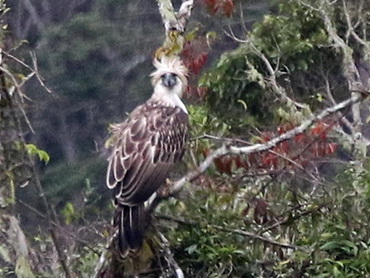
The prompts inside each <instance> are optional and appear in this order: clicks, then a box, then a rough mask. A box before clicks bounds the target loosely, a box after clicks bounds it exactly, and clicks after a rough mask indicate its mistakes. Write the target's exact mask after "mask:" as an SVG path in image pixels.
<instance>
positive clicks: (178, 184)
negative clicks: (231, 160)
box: [147, 92, 370, 212]
mask: <svg viewBox="0 0 370 278" xmlns="http://www.w3.org/2000/svg"><path fill="white" fill-rule="evenodd" d="M369 95H370V92H363V93H359V94H352V96H351V97H350V98H349V99H347V100H344V101H342V102H340V103H338V104H336V105H334V106H331V107H328V108H326V109H324V110H322V111H321V112H320V113H319V114H317V115H314V116H312V117H310V118H309V119H307V120H305V121H304V122H303V123H301V124H300V125H299V126H297V127H295V128H293V129H291V130H289V131H287V132H286V133H283V134H281V135H279V136H277V137H275V138H273V139H271V140H270V141H268V142H266V143H263V144H262V143H261V144H255V145H250V146H244V147H237V146H233V145H225V144H224V145H223V146H222V147H220V148H218V149H216V150H215V151H213V152H212V153H211V154H210V155H208V156H207V157H206V159H205V160H204V161H203V162H202V163H200V164H199V165H198V167H197V168H196V169H195V170H193V171H191V172H189V173H188V174H186V175H185V176H183V177H182V178H181V179H179V180H177V181H175V182H174V183H173V185H172V187H171V190H170V191H169V192H168V193H167V194H155V197H154V198H153V199H152V201H151V203H150V204H149V205H148V207H147V210H148V211H150V212H152V211H154V210H155V208H156V207H157V206H158V205H159V204H160V202H161V200H162V199H166V198H168V197H170V196H173V195H176V194H177V193H178V192H180V191H181V190H182V189H183V187H184V186H185V185H186V184H187V183H189V182H192V181H194V180H195V179H197V178H198V177H199V176H200V175H201V174H202V173H204V172H205V171H206V170H207V169H208V168H209V167H210V166H211V164H212V162H213V161H214V160H215V159H216V158H218V157H221V156H224V155H226V154H239V155H241V154H243V155H249V154H252V153H257V152H261V151H266V150H270V149H272V148H273V147H275V146H276V145H277V144H279V143H281V142H283V141H286V140H289V139H291V138H294V136H296V135H298V134H301V133H303V132H305V131H306V130H307V129H308V128H309V127H311V126H312V125H313V124H314V123H315V122H317V121H320V120H323V119H325V118H326V117H328V116H330V115H333V114H335V113H337V112H338V111H341V110H343V109H344V108H347V107H350V106H352V105H353V104H356V103H359V102H360V101H363V100H364V99H366V98H367V97H368V96H369Z"/></svg>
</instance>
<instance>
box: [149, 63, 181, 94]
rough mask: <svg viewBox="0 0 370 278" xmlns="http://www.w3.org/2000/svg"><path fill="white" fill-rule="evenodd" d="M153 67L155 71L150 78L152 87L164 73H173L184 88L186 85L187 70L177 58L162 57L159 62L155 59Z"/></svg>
mask: <svg viewBox="0 0 370 278" xmlns="http://www.w3.org/2000/svg"><path fill="white" fill-rule="evenodd" d="M153 65H154V66H155V68H156V69H157V70H156V71H154V72H153V73H152V74H151V75H150V76H151V77H152V84H153V86H154V85H155V84H156V83H157V82H158V81H159V79H160V78H161V76H162V75H163V74H165V73H169V72H170V73H175V74H176V75H177V76H178V77H179V78H180V79H181V82H182V84H183V85H184V87H186V86H187V85H188V79H187V75H188V69H187V68H186V67H185V65H184V63H183V62H182V61H181V60H180V58H178V57H166V56H163V57H162V59H161V60H157V59H155V60H154V61H153Z"/></svg>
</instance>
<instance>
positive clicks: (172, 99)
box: [151, 87, 188, 114]
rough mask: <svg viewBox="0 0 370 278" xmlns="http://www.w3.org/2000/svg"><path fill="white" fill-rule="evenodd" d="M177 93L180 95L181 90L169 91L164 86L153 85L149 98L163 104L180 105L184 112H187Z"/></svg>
mask: <svg viewBox="0 0 370 278" xmlns="http://www.w3.org/2000/svg"><path fill="white" fill-rule="evenodd" d="M179 95H181V92H171V91H169V90H167V89H165V88H161V87H155V89H154V93H153V95H152V97H151V99H152V100H154V101H156V102H159V103H161V104H162V105H165V106H171V107H176V106H177V107H180V108H181V109H182V110H183V111H184V112H185V113H186V114H188V110H187V109H186V107H185V104H184V103H183V102H182V101H181V99H180V96H179Z"/></svg>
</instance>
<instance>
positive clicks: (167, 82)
mask: <svg viewBox="0 0 370 278" xmlns="http://www.w3.org/2000/svg"><path fill="white" fill-rule="evenodd" d="M176 77H177V76H176V74H174V73H165V74H163V75H162V83H163V85H164V86H166V87H169V88H171V87H173V86H174V85H176V83H177V79H176Z"/></svg>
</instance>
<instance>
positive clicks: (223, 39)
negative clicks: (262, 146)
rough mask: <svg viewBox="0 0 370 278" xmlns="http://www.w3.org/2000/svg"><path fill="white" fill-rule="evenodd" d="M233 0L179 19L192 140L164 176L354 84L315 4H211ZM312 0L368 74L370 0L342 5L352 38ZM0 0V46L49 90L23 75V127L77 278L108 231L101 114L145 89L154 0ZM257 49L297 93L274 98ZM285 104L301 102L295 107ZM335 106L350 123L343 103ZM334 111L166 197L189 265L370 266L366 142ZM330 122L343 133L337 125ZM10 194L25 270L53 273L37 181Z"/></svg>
mask: <svg viewBox="0 0 370 278" xmlns="http://www.w3.org/2000/svg"><path fill="white" fill-rule="evenodd" d="M174 2H175V5H176V6H178V5H179V4H180V3H181V1H174ZM230 2H232V1H227V0H220V1H206V0H199V1H196V3H197V4H196V6H195V8H194V11H193V14H192V17H191V20H190V21H191V22H189V25H188V33H189V34H190V35H189V37H188V39H189V42H188V48H187V50H188V51H189V53H190V55H189V53H187V54H186V53H184V58H186V59H188V60H189V59H190V60H191V62H190V65H191V69H192V70H193V74H192V76H191V84H190V85H191V88H190V90H189V94H188V95H187V99H186V101H187V104H188V107H189V112H190V116H191V126H192V137H193V138H194V139H193V140H192V141H191V144H190V147H189V153H188V155H187V157H186V159H185V163H184V165H183V167H180V168H179V169H180V170H179V171H177V172H176V173H174V176H173V178H176V177H180V176H181V175H183V174H184V173H185V172H186V169H194V167H195V166H196V164H197V163H198V162H200V161H202V159H204V157H205V156H206V155H207V154H208V153H209V152H210V151H211V150H212V149H214V148H216V147H218V146H220V145H221V143H222V142H223V141H222V140H221V139H220V138H231V139H232V140H233V142H234V143H235V144H246V143H248V144H253V143H259V142H265V141H266V140H268V138H271V137H273V136H276V135H277V134H280V133H282V132H284V131H286V130H289V129H290V128H292V127H293V126H295V125H297V124H299V123H300V122H301V121H302V120H304V119H305V118H306V117H307V116H309V115H311V113H314V112H317V111H320V110H321V109H324V108H325V107H327V106H330V105H333V104H335V102H339V101H341V100H343V99H345V98H348V97H349V96H350V92H349V88H348V85H347V83H348V80H346V76H345V74H344V73H343V72H344V70H345V69H344V68H343V63H342V62H343V53H342V52H341V51H340V50H338V48H336V47H334V46H333V42H332V41H331V39H330V37H329V34H328V31H327V26H326V25H325V21H324V20H323V18H322V14H321V13H320V11H319V9H314V7H315V1H289V0H282V1H268V0H266V1H254V0H250V1H234V2H232V3H233V6H232V13H230V6H220V7H222V8H218V9H214V7H215V6H212V5H213V4H214V3H226V4H222V5H229V4H227V3H230ZM301 2H304V3H303V4H302V3H301ZM319 2H320V3H326V4H324V5H327V6H325V8H326V9H325V11H326V12H327V14H328V15H329V16H330V19H331V20H332V22H333V25H334V27H335V28H336V31H337V33H338V35H339V36H340V37H342V38H344V40H345V43H346V44H347V45H348V46H349V47H350V49H351V50H352V51H353V58H354V60H355V62H356V66H357V67H358V69H359V72H360V74H361V80H362V81H363V83H364V84H365V85H366V86H368V85H369V84H368V83H366V82H368V81H367V80H368V78H369V77H370V66H369V58H368V53H366V51H365V50H366V49H368V48H366V47H368V45H369V44H370V37H369V35H368V34H369V32H366V31H369V28H370V27H369V25H368V22H369V20H370V18H369V15H370V6H369V4H368V3H367V2H366V1H358V3H352V4H353V5H351V3H350V2H348V3H347V1H344V2H343V3H347V5H348V7H347V8H348V12H349V13H350V16H351V20H352V21H353V22H354V23H353V24H355V23H356V25H355V28H354V31H355V32H357V33H358V34H359V36H360V37H361V39H362V41H363V42H365V45H363V44H361V41H360V42H359V40H356V39H354V38H352V37H351V36H350V35H348V34H349V33H348V32H349V31H348V30H349V29H348V26H347V22H346V13H345V11H346V10H345V9H343V6H342V2H341V1H337V2H338V3H336V4H335V3H331V4H330V5H329V3H328V2H327V1H324V0H322V1H319ZM339 2H340V3H339ZM212 3H213V4H212ZM7 5H8V7H9V8H10V10H9V11H8V12H7V13H6V14H5V16H6V18H5V19H6V22H7V23H8V25H9V27H8V30H9V31H8V33H7V37H6V40H5V47H4V49H5V50H6V51H7V52H9V53H11V54H12V55H15V56H16V57H18V58H19V59H21V60H22V61H24V62H26V63H28V64H30V65H32V64H33V60H32V57H33V56H31V55H30V52H32V53H35V56H36V57H37V65H38V69H39V72H40V74H41V75H42V77H43V78H44V80H45V84H46V86H47V87H48V88H50V89H51V93H48V92H46V90H45V88H44V87H43V86H41V85H40V82H39V81H38V80H36V79H35V78H34V79H31V80H30V81H28V82H27V84H26V85H25V87H24V89H23V90H24V92H25V93H26V95H27V97H28V98H30V99H31V100H30V101H25V102H24V104H23V107H24V109H25V111H26V113H27V116H28V119H29V121H30V123H31V124H32V127H33V129H34V132H32V131H31V130H29V129H28V128H27V127H26V128H25V130H28V131H27V132H25V134H24V137H25V139H26V142H27V143H32V144H34V145H35V146H37V147H38V148H39V149H41V150H44V151H46V152H47V154H48V155H49V156H50V161H49V162H48V163H47V164H45V163H44V162H43V161H40V162H38V164H37V168H38V172H39V174H40V177H41V183H42V185H43V188H44V191H45V193H46V196H47V198H48V201H49V203H50V204H51V206H52V209H53V210H55V212H56V214H57V216H58V223H57V224H58V226H59V227H60V235H58V236H59V237H60V239H61V242H62V244H63V246H64V250H65V253H66V256H67V258H68V266H69V268H70V270H71V271H72V272H73V273H74V274H75V275H76V276H77V277H91V273H92V272H93V269H94V267H95V264H96V261H97V259H98V257H99V254H100V252H101V250H103V247H104V245H105V243H106V242H105V241H106V238H107V237H108V235H109V233H110V232H111V231H110V225H109V223H110V219H111V215H112V205H111V201H110V199H111V198H110V192H108V190H107V189H106V188H105V168H106V162H105V161H106V157H107V153H106V150H105V149H104V141H105V140H106V138H107V136H108V126H109V124H111V123H114V122H119V121H122V120H123V119H124V118H125V115H126V113H128V112H130V111H131V110H132V109H133V108H134V107H135V106H136V105H138V104H139V103H141V102H143V101H145V100H146V99H147V98H148V97H149V96H150V94H151V86H150V82H149V78H148V75H149V74H150V72H151V70H152V65H151V61H152V57H153V53H154V51H155V49H157V48H158V47H159V46H160V45H161V44H162V42H163V39H164V33H163V28H162V26H161V18H160V14H159V12H158V8H157V3H156V1H147V0H138V1H122V0H121V1H120V0H108V1H107V0H63V1H52V0H42V1H32V0H12V1H8V3H7ZM220 5H221V4H220ZM312 5H313V6H312ZM225 7H226V8H225ZM233 36H235V37H234V38H233ZM256 49H257V50H256ZM261 54H263V55H261ZM199 57H201V58H199ZM261 57H262V58H266V59H267V61H268V62H269V65H270V66H271V67H272V69H273V70H274V74H275V76H274V78H275V80H276V82H277V86H278V88H279V89H280V90H282V91H284V92H285V93H286V94H287V95H288V96H289V98H290V99H291V100H292V101H290V102H289V101H286V100H283V99H282V98H281V97H279V95H278V92H277V91H276V88H274V87H273V86H271V84H272V83H271V80H272V76H271V72H270V71H269V68H268V64H266V63H265V61H264V60H263V59H262V58H261ZM188 62H189V61H188ZM7 63H8V65H9V67H10V68H11V69H12V71H13V72H16V73H17V74H18V75H19V76H22V75H26V74H27V73H26V72H27V69H25V68H24V67H23V66H22V65H20V64H19V63H17V62H15V61H14V60H11V59H9V60H8V61H7ZM294 102H297V103H302V104H304V105H303V106H301V107H299V108H297V107H296V106H295V105H292V103H294ZM362 110H363V112H364V115H365V116H364V117H363V119H364V125H363V127H362V130H361V132H362V136H364V137H366V136H369V135H370V134H368V130H367V129H368V127H367V119H366V118H367V116H366V115H368V112H367V110H366V109H365V106H364V107H363V108H362ZM344 113H345V115H344V116H345V119H346V120H348V121H351V120H352V118H353V116H352V115H351V112H350V111H344ZM340 119H341V118H340V117H339V116H338V117H333V118H332V119H330V121H329V122H325V123H318V124H317V125H316V126H315V127H313V129H312V130H309V131H307V132H306V133H305V134H303V135H302V137H299V138H295V139H294V140H291V141H289V142H288V144H287V145H281V146H278V147H277V148H276V149H274V151H275V152H278V153H279V154H280V157H277V156H276V155H275V156H274V155H273V156H271V155H270V156H269V155H267V154H266V153H260V154H257V155H255V156H253V157H252V156H250V157H243V156H241V157H240V158H236V157H234V156H226V157H223V158H220V159H217V160H216V161H215V163H214V166H213V167H211V168H210V169H209V170H208V171H207V172H206V173H205V174H203V175H202V176H201V177H200V178H199V179H198V180H197V181H195V182H194V183H193V184H192V185H189V186H187V188H186V190H184V191H185V192H183V193H182V194H181V195H180V196H179V198H178V199H171V200H169V201H166V202H163V204H162V205H161V206H160V207H159V209H158V211H157V212H156V217H157V222H158V227H159V229H160V230H161V231H163V232H164V234H165V235H166V236H167V237H168V239H169V240H170V243H171V248H172V249H173V251H174V254H175V259H176V260H177V262H178V263H179V265H180V266H181V267H182V269H183V270H184V271H185V272H186V277H366V275H368V274H369V273H370V263H369V262H370V247H369V245H370V239H369V238H370V237H369V236H370V235H369V233H370V229H369V227H368V223H369V215H370V214H369V213H370V211H369V210H370V202H369V200H370V199H369V198H370V177H369V173H368V158H367V156H366V147H365V153H364V155H363V156H361V157H359V156H358V153H356V151H355V148H354V147H353V146H352V145H351V144H350V143H348V142H346V141H345V140H344V139H343V138H346V136H344V135H343V133H344V134H345V135H348V136H349V137H351V136H352V134H351V130H349V129H348V128H347V129H346V128H345V126H344V124H343V123H342V122H341V121H340ZM333 123H334V124H333ZM25 126H26V125H25ZM338 128H339V129H340V128H342V129H343V130H344V132H342V133H338V132H336V130H337V129H338ZM205 134H208V135H211V136H212V138H211V137H210V136H208V137H207V136H205ZM281 156H284V157H285V158H288V159H282V158H281ZM0 158H1V157H0ZM289 160H291V161H292V160H293V162H294V163H292V162H291V161H290V162H289ZM349 161H351V163H349ZM355 162H356V163H355ZM357 162H361V163H357ZM358 165H361V167H359V166H358ZM16 193H17V200H18V203H17V213H18V214H19V217H20V219H21V224H22V227H23V228H24V231H25V233H26V235H27V237H28V238H29V241H30V243H31V244H30V245H31V247H32V248H33V249H34V252H35V253H37V254H39V256H41V257H42V259H40V258H38V259H37V260H36V259H35V261H36V262H37V263H35V265H36V266H35V269H37V270H36V272H37V273H39V275H40V276H39V277H62V276H63V274H62V272H63V271H62V269H61V268H60V266H59V265H58V261H57V259H56V255H55V252H56V251H55V249H54V248H53V246H52V243H51V242H52V241H51V239H50V236H49V235H48V234H47V233H46V232H45V230H44V229H45V227H46V226H47V223H46V221H45V217H42V214H45V212H43V211H42V210H43V208H42V200H41V199H40V198H39V192H37V190H36V188H35V187H34V186H33V185H32V182H31V184H30V185H28V186H27V187H24V188H18V189H17V191H16ZM25 204H26V205H27V206H25ZM30 207H31V208H33V209H30ZM40 215H41V216H40ZM248 233H250V234H248ZM260 237H262V240H261V238H260ZM266 238H267V239H272V240H271V241H272V242H271V241H268V240H263V239H266ZM153 260H155V258H153ZM0 262H1V260H0ZM0 266H1V263H0ZM146 267H148V266H146ZM160 267H161V266H160V265H159V263H158V261H157V262H156V263H153V264H151V265H150V267H148V269H149V270H150V271H147V273H149V274H147V277H158V275H159V274H158V273H160V271H161V268H160ZM162 267H163V266H162ZM52 273H54V274H52ZM1 275H4V276H5V277H8V276H9V277H13V276H11V275H12V266H7V268H5V267H4V268H2V269H1V270H0V276H1ZM7 275H8V276H7ZM168 277H172V276H171V273H169V274H168Z"/></svg>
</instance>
